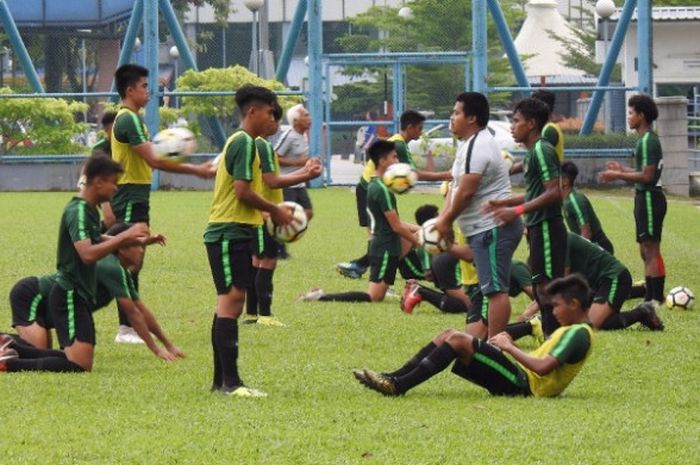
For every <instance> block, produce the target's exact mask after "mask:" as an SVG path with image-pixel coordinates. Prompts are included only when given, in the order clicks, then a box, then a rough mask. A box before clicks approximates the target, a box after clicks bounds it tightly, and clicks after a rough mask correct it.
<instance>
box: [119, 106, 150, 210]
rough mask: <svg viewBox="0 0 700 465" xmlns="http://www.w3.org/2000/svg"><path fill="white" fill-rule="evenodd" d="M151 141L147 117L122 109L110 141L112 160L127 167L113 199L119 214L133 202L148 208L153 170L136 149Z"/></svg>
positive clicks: (120, 178) (121, 175)
mask: <svg viewBox="0 0 700 465" xmlns="http://www.w3.org/2000/svg"><path fill="white" fill-rule="evenodd" d="M148 139H149V136H148V129H147V128H146V123H145V122H144V121H143V118H141V116H140V115H139V114H138V113H136V112H134V111H131V110H129V109H128V108H121V109H120V110H119V112H117V116H116V118H115V120H114V126H113V127H112V138H111V139H110V145H111V147H112V158H113V159H114V161H117V162H119V163H120V164H121V165H122V168H124V172H123V173H122V174H120V175H119V177H118V178H117V185H118V186H119V189H117V193H116V194H114V197H113V198H112V209H113V210H114V211H115V212H117V211H121V210H123V209H124V208H126V205H127V204H128V203H129V202H131V203H132V204H145V205H148V202H149V198H150V194H151V180H152V178H153V170H152V169H151V167H150V166H149V165H148V163H146V160H144V159H143V158H141V156H140V155H139V154H138V153H136V151H135V150H134V146H137V145H141V144H145V143H146V142H148Z"/></svg>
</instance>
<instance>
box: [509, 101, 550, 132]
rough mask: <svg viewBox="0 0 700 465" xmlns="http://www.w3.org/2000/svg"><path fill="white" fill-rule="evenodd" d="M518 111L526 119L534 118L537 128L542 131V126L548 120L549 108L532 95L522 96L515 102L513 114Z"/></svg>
mask: <svg viewBox="0 0 700 465" xmlns="http://www.w3.org/2000/svg"><path fill="white" fill-rule="evenodd" d="M515 113H520V114H521V115H523V117H524V118H525V119H526V120H534V121H535V124H536V125H537V129H538V130H539V131H542V128H543V127H544V125H545V124H547V121H549V108H547V104H546V103H544V102H543V101H542V100H538V99H536V98H533V97H528V98H524V99H522V100H521V101H519V102H518V103H516V104H515V109H514V110H513V114H515Z"/></svg>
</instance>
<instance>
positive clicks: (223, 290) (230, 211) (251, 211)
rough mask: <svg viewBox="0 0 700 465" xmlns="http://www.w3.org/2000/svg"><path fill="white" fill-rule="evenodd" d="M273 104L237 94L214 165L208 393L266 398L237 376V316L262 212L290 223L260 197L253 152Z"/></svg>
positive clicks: (261, 96) (249, 281) (263, 93)
mask: <svg viewBox="0 0 700 465" xmlns="http://www.w3.org/2000/svg"><path fill="white" fill-rule="evenodd" d="M276 102H277V96H276V95H275V94H274V93H273V92H272V91H270V90H269V89H266V88H264V87H259V86H252V85H246V86H243V87H241V88H240V89H238V91H237V92H236V105H237V106H238V109H239V111H240V113H241V123H240V127H239V129H238V130H236V131H235V132H234V133H233V135H231V137H229V138H228V140H227V141H226V145H225V146H224V149H223V151H222V153H221V155H219V156H218V157H217V159H216V160H215V161H214V163H215V165H214V166H216V180H215V183H214V195H213V199H212V204H211V208H210V210H209V222H208V224H207V227H206V229H205V231H204V245H205V246H206V249H207V255H208V257H209V265H210V267H211V273H212V278H213V281H214V286H215V287H216V294H217V302H216V314H215V315H214V320H213V322H212V327H211V344H212V350H213V355H214V357H213V359H214V380H213V383H212V391H217V392H221V393H223V394H229V395H234V396H238V397H264V396H265V395H266V394H265V393H263V392H261V391H258V390H257V389H252V388H249V387H247V386H245V384H244V383H243V381H242V380H241V378H240V376H239V373H238V317H239V316H240V315H241V312H242V310H243V304H244V302H245V298H246V289H248V288H250V287H251V286H252V285H253V279H254V270H253V264H252V251H251V243H252V241H253V239H254V238H255V235H256V234H257V232H258V228H259V227H260V226H261V225H262V224H263V212H267V213H268V214H269V215H270V217H271V218H272V221H273V222H274V223H275V224H278V225H285V224H289V222H290V221H291V220H292V215H291V212H290V211H289V210H288V209H286V208H283V207H280V206H278V205H277V204H275V203H272V202H270V201H269V200H266V199H265V198H264V197H263V196H262V188H263V180H262V170H261V168H260V157H259V156H258V154H257V151H256V147H255V139H256V138H257V137H260V136H263V137H264V136H266V135H267V133H268V131H269V130H270V126H271V125H272V124H273V122H274V121H275V103H276Z"/></svg>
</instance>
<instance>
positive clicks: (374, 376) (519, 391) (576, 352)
mask: <svg viewBox="0 0 700 465" xmlns="http://www.w3.org/2000/svg"><path fill="white" fill-rule="evenodd" d="M546 292H547V293H548V294H549V300H550V301H551V302H552V304H553V306H554V315H555V316H556V318H557V319H558V320H559V322H560V324H561V327H560V328H559V329H557V330H556V331H555V332H554V333H553V334H552V336H551V337H550V339H549V340H547V341H546V342H545V343H544V344H542V345H541V346H540V347H539V348H537V349H535V351H533V352H531V353H526V352H523V351H522V350H520V349H519V348H518V347H517V346H516V345H515V344H514V343H513V340H512V339H511V338H510V336H509V335H508V334H507V333H505V332H502V333H499V334H497V335H495V336H494V337H492V338H490V339H489V340H488V342H487V341H484V340H482V339H479V338H476V337H474V336H472V335H470V334H468V333H466V332H462V331H457V330H454V329H450V330H447V331H444V332H442V333H440V334H439V335H438V336H437V337H435V339H433V341H431V342H430V343H429V344H428V345H426V346H425V347H423V348H422V349H421V350H420V351H419V352H418V353H417V354H416V355H415V356H414V357H413V358H411V359H410V360H409V361H408V362H407V363H406V364H405V365H404V366H403V367H401V368H399V369H398V370H396V371H394V372H391V373H378V372H375V371H373V370H369V369H363V370H353V375H354V376H355V378H357V380H358V381H360V383H362V384H363V385H365V386H366V387H368V388H369V389H372V390H375V391H378V392H380V393H382V394H384V395H386V396H399V395H403V394H405V393H406V392H407V391H409V390H410V389H412V388H414V387H416V386H418V385H419V384H421V383H424V382H425V381H427V380H428V379H430V378H432V377H433V376H435V375H437V374H438V373H440V372H441V371H443V370H445V369H446V368H447V367H448V366H449V365H450V364H451V363H452V362H454V365H453V367H452V372H453V373H454V374H456V375H457V376H460V377H462V378H464V379H466V380H467V381H470V382H472V383H475V384H477V385H479V386H481V387H483V388H485V389H486V390H488V391H489V392H490V393H491V394H493V395H504V396H535V397H554V396H557V395H559V394H560V393H561V392H562V391H564V389H566V387H567V386H568V385H569V384H570V383H571V381H573V379H574V378H575V377H576V375H577V374H578V373H579V372H580V371H581V368H583V365H584V364H585V362H586V360H587V359H588V356H589V355H590V352H591V346H592V343H593V329H592V328H591V326H590V323H588V321H587V315H586V310H587V308H588V305H587V302H588V292H589V289H588V285H587V284H586V281H585V280H584V279H582V278H581V277H579V276H576V275H572V276H568V277H566V278H559V279H556V280H554V281H552V282H551V283H550V284H549V286H548V287H547V290H546ZM504 353H505V354H508V355H510V357H506V355H505V354H504Z"/></svg>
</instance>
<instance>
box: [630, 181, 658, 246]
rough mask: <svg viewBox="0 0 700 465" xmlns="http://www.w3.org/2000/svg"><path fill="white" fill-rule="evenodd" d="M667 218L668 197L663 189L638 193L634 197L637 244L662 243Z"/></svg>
mask: <svg viewBox="0 0 700 465" xmlns="http://www.w3.org/2000/svg"><path fill="white" fill-rule="evenodd" d="M665 216H666V196H665V195H664V192H663V191H662V190H661V189H658V190H650V191H637V193H636V194H635V195H634V222H635V224H636V226H637V242H644V241H654V242H661V230H662V229H663V225H664V217H665Z"/></svg>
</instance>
